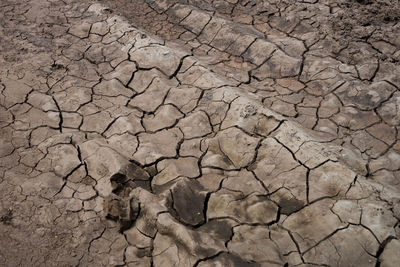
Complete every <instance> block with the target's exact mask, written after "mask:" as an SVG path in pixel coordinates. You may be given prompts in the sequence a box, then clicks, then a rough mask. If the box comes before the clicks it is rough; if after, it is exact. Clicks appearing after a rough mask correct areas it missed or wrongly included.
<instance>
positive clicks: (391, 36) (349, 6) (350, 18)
mask: <svg viewBox="0 0 400 267" xmlns="http://www.w3.org/2000/svg"><path fill="white" fill-rule="evenodd" d="M337 7H338V10H337V11H336V12H334V13H333V15H332V16H331V17H330V18H329V26H330V27H331V30H332V33H333V35H334V38H335V39H336V40H340V41H341V42H350V41H357V39H358V40H362V41H369V39H370V38H372V39H374V40H381V41H384V42H386V43H389V44H391V45H393V46H395V47H399V46H400V38H399V37H398V36H400V23H399V22H400V1H399V0H346V1H343V2H340V3H338V4H337ZM380 59H381V60H387V61H391V62H395V63H399V60H400V55H396V54H395V55H388V54H384V55H380Z"/></svg>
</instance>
